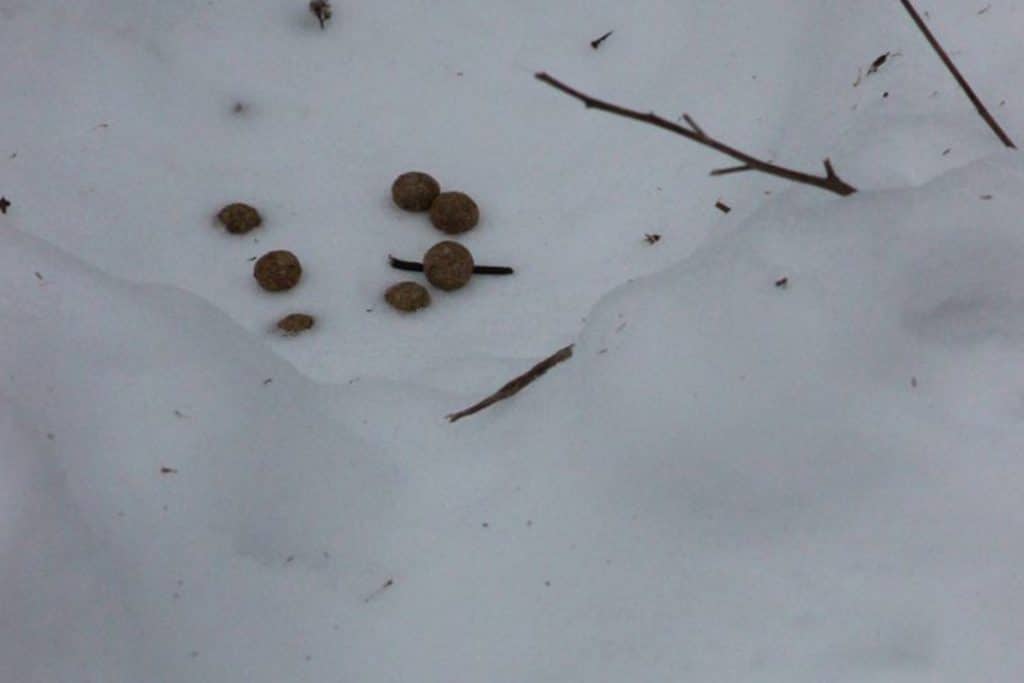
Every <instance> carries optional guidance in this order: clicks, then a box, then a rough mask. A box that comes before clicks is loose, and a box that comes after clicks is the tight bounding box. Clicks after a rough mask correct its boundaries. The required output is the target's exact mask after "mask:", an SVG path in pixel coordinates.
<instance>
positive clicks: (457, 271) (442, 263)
mask: <svg viewBox="0 0 1024 683" xmlns="http://www.w3.org/2000/svg"><path fill="white" fill-rule="evenodd" d="M473 265H474V264H473V255H472V254H470V253H469V249H466V248H465V247H464V246H462V245H461V244H459V243H458V242H452V241H450V240H445V241H444V242H438V243H437V244H435V245H434V246H432V247H431V248H430V249H428V250H427V253H426V254H424V255H423V274H424V275H426V276H427V280H428V281H429V282H430V284H432V285H434V286H435V287H437V288H438V289H443V290H445V291H451V290H453V289H459V288H460V287H462V286H463V285H465V284H466V283H467V282H469V278H471V277H472V276H473Z"/></svg>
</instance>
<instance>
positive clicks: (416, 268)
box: [388, 255, 516, 275]
mask: <svg viewBox="0 0 1024 683" xmlns="http://www.w3.org/2000/svg"><path fill="white" fill-rule="evenodd" d="M388 260H389V261H390V262H391V267H392V268H395V269H396V270H411V271H412V272H414V273H422V272H423V264H422V263H420V262H419V261H404V260H402V259H400V258H395V257H394V256H391V255H388ZM515 272H516V271H515V270H513V269H512V268H509V267H508V266H473V274H474V275H512V274H514V273H515Z"/></svg>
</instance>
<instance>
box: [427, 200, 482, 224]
mask: <svg viewBox="0 0 1024 683" xmlns="http://www.w3.org/2000/svg"><path fill="white" fill-rule="evenodd" d="M479 221H480V209H479V208H478V207H477V205H476V202H474V201H473V199H472V198H471V197H470V196H469V195H468V194H466V193H464V192H442V193H441V194H439V195H437V198H436V199H434V203H433V204H431V205H430V222H431V223H433V224H434V227H435V228H437V229H438V230H441V231H442V232H446V233H448V234H449V235H457V234H459V233H460V232H466V231H467V230H471V229H472V228H473V227H474V226H475V225H476V224H477V223H478V222H479Z"/></svg>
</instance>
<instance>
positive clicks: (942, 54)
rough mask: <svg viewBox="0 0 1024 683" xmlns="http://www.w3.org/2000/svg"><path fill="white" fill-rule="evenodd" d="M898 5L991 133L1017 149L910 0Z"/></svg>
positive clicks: (901, 1)
mask: <svg viewBox="0 0 1024 683" xmlns="http://www.w3.org/2000/svg"><path fill="white" fill-rule="evenodd" d="M900 3H902V4H903V7H904V8H905V9H906V10H907V13H908V14H910V18H911V19H913V20H914V23H915V24H917V27H918V28H919V29H921V33H923V34H924V37H925V38H927V39H928V43H929V44H930V45H931V46H932V48H933V49H934V50H935V52H936V53H937V54H938V55H939V59H941V60H942V63H943V64H945V65H946V68H947V69H949V72H950V73H951V74H953V78H955V79H956V82H957V83H959V84H960V87H961V88H963V91H964V93H966V94H967V99H969V100H970V101H971V104H973V105H974V108H975V109H977V110H978V114H979V115H980V116H981V118H982V119H984V120H985V123H987V124H988V127H989V128H991V129H992V132H993V133H995V134H996V137H997V138H999V140H1000V141H1001V142H1002V143H1003V144H1004V145H1006V146H1007V147H1009V148H1010V149H1017V146H1016V145H1015V144H1013V141H1012V140H1011V139H1010V136H1009V135H1007V134H1006V133H1005V132H1004V131H1003V129H1002V128H1000V127H999V124H998V123H996V120H995V119H994V118H992V115H991V114H990V113H988V109H987V108H986V107H985V105H984V104H982V102H981V100H980V99H978V96H977V95H975V94H974V90H972V89H971V86H970V85H969V84H968V83H967V81H966V79H964V77H963V76H962V75H960V71H959V69H957V68H956V65H955V64H953V60H952V59H950V58H949V55H948V54H946V51H945V50H943V49H942V46H941V45H939V41H938V40H936V39H935V36H933V35H932V32H931V31H930V30H928V27H927V26H926V25H925V23H924V21H923V20H922V19H921V15H920V14H918V13H917V10H915V9H914V6H913V5H911V4H910V0H900Z"/></svg>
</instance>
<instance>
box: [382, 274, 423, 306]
mask: <svg viewBox="0 0 1024 683" xmlns="http://www.w3.org/2000/svg"><path fill="white" fill-rule="evenodd" d="M384 298H385V299H386V300H387V302H388V303H389V304H391V305H392V306H393V307H395V308H397V309H398V310H400V311H405V312H407V313H411V312H413V311H418V310H419V309H421V308H426V307H427V306H429V305H430V292H428V291H427V288H426V287H424V286H423V285H421V284H419V283H416V282H410V281H405V282H399V283H398V284H397V285H391V286H390V287H388V290H387V291H386V292H384Z"/></svg>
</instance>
